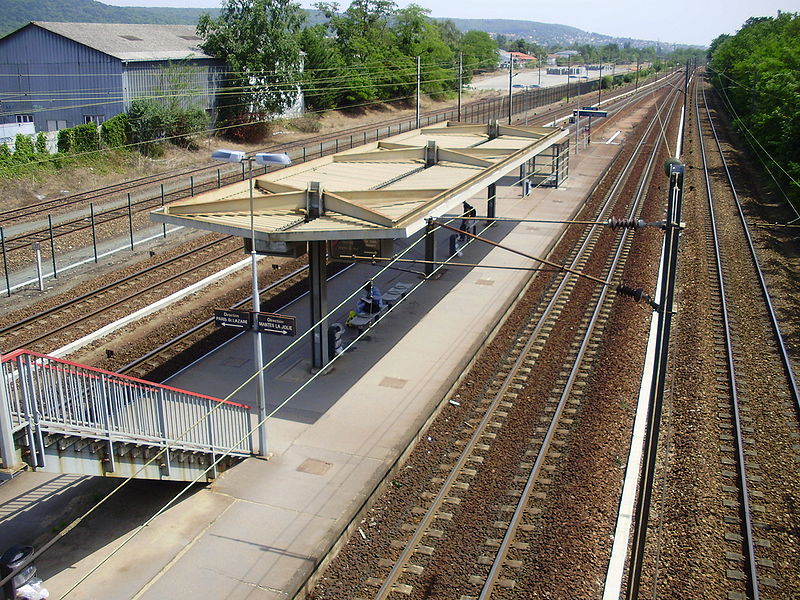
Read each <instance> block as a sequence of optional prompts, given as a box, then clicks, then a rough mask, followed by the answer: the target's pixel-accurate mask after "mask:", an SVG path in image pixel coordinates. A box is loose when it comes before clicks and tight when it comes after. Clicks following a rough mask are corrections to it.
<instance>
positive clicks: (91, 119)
mask: <svg viewBox="0 0 800 600" xmlns="http://www.w3.org/2000/svg"><path fill="white" fill-rule="evenodd" d="M105 120H106V117H105V115H83V122H84V123H94V124H95V125H100V123H102V122H103V121H105Z"/></svg>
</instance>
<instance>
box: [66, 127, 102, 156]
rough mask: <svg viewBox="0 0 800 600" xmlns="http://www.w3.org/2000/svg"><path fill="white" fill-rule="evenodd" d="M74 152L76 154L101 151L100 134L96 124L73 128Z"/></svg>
mask: <svg viewBox="0 0 800 600" xmlns="http://www.w3.org/2000/svg"><path fill="white" fill-rule="evenodd" d="M72 144H73V145H72V151H73V152H76V153H84V152H97V151H99V150H100V132H99V131H98V129H97V125H96V124H94V123H86V124H84V125H77V126H76V127H73V128H72Z"/></svg>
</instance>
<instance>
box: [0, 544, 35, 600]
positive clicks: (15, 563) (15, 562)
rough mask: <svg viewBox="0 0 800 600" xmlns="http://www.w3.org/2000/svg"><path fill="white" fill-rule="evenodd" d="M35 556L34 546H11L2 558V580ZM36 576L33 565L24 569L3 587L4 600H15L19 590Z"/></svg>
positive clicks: (0, 562)
mask: <svg viewBox="0 0 800 600" xmlns="http://www.w3.org/2000/svg"><path fill="white" fill-rule="evenodd" d="M32 554H33V546H20V545H15V546H11V547H10V548H9V549H8V550H6V551H5V552H3V555H2V556H0V579H5V578H6V577H8V576H9V575H11V573H13V572H14V570H15V569H17V568H18V567H19V566H20V565H21V564H22V563H23V562H25V560H26V559H27V558H29V557H30V556H31V555H32ZM35 575H36V566H35V565H34V564H33V563H31V564H29V565H28V566H26V567H24V568H23V569H22V570H21V571H20V572H19V573H17V574H16V575H14V577H12V578H11V579H10V580H9V581H8V582H7V583H6V584H4V585H3V587H2V590H1V591H0V593H2V595H1V596H0V599H2V600H14V598H15V597H16V595H17V590H18V589H19V588H21V587H22V586H24V585H25V584H26V583H28V582H29V581H31V580H32V579H33V578H34V576H35Z"/></svg>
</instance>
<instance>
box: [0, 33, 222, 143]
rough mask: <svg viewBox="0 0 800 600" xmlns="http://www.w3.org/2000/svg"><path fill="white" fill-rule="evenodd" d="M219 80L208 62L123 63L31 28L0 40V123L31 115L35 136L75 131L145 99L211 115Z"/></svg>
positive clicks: (218, 69) (218, 70)
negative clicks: (89, 120) (57, 130)
mask: <svg viewBox="0 0 800 600" xmlns="http://www.w3.org/2000/svg"><path fill="white" fill-rule="evenodd" d="M222 72H223V67H222V66H221V65H220V63H219V62H218V61H213V60H209V59H198V60H191V61H177V62H175V63H170V62H169V61H152V62H151V61H146V62H144V61H143V62H131V63H123V62H121V61H120V60H119V59H117V58H114V57H112V56H109V55H107V54H103V53H102V52H98V51H97V50H93V49H91V48H88V47H86V46H84V45H82V44H79V43H77V42H74V41H72V40H69V39H67V38H64V37H62V36H60V35H57V34H55V33H52V32H50V31H47V30H44V29H41V28H39V27H36V26H35V25H28V26H27V27H24V28H22V29H20V30H19V31H17V32H15V33H13V34H11V35H9V36H6V37H5V38H3V39H2V40H0V122H2V123H13V122H15V121H16V120H17V119H16V115H18V114H20V115H33V118H34V124H35V126H36V130H37V131H48V130H51V129H54V128H55V127H58V126H61V127H64V126H66V127H73V126H75V125H80V124H82V123H84V122H85V118H86V116H99V117H100V119H99V120H107V119H110V118H111V117H113V116H114V115H116V114H118V113H120V112H122V111H124V110H125V109H126V108H127V107H128V106H129V105H130V102H131V101H132V100H133V99H135V98H137V97H143V96H154V97H161V98H165V99H169V98H176V99H180V101H181V104H183V105H184V106H188V105H193V106H198V107H200V108H203V109H210V108H213V102H214V96H215V91H216V88H217V86H218V82H219V78H220V75H221V73H222Z"/></svg>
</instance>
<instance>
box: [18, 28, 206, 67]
mask: <svg viewBox="0 0 800 600" xmlns="http://www.w3.org/2000/svg"><path fill="white" fill-rule="evenodd" d="M33 25H36V26H37V27H41V28H42V29H45V30H47V31H52V32H53V33H56V34H58V35H61V36H63V37H65V38H68V39H70V40H73V41H75V42H78V43H79V44H83V45H84V46H88V47H89V48H94V49H95V50H98V51H100V52H103V53H104V54H108V55H109V56H114V57H116V58H118V59H120V60H121V61H123V62H127V61H143V60H182V59H187V58H212V57H211V56H209V55H207V54H204V53H203V51H202V50H200V46H199V45H198V44H199V43H200V42H202V38H200V37H198V36H197V34H196V32H195V28H194V26H193V25H138V24H128V23H52V22H45V21H33Z"/></svg>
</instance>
